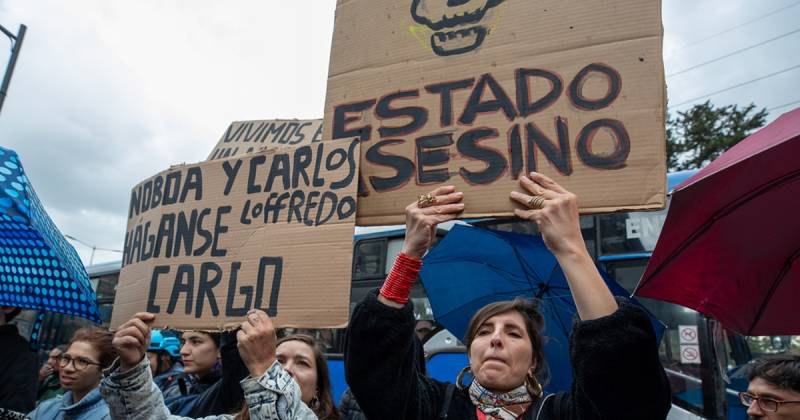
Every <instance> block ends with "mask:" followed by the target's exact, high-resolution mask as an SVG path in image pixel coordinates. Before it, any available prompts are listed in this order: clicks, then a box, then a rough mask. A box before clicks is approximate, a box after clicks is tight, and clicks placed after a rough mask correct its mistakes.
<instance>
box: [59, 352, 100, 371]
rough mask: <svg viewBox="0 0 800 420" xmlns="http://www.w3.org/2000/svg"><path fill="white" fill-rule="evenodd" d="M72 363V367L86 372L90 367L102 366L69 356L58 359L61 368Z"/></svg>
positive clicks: (64, 355)
mask: <svg viewBox="0 0 800 420" xmlns="http://www.w3.org/2000/svg"><path fill="white" fill-rule="evenodd" d="M70 363H72V365H73V366H75V369H76V370H84V369H86V368H87V367H89V365H95V366H101V365H100V363H95V362H93V361H91V360H89V359H86V358H83V357H75V358H72V357H71V356H70V355H68V354H62V355H61V356H60V357H59V358H58V365H59V366H61V367H62V368H65V367H67V366H69V364H70Z"/></svg>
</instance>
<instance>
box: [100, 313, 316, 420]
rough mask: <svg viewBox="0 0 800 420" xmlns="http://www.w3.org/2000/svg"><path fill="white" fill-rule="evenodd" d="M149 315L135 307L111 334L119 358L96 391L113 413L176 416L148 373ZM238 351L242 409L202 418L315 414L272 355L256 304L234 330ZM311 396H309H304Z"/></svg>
mask: <svg viewBox="0 0 800 420" xmlns="http://www.w3.org/2000/svg"><path fill="white" fill-rule="evenodd" d="M154 319H155V316H154V315H153V314H150V313H139V314H136V316H135V317H134V318H132V319H130V320H129V321H127V322H126V323H125V324H123V325H122V326H121V327H120V329H119V331H117V333H116V334H115V336H114V342H113V343H114V348H115V349H116V350H117V353H118V354H119V359H118V361H116V362H115V363H114V364H113V365H112V367H111V372H110V374H108V375H107V376H106V377H105V378H104V379H103V381H102V383H101V386H100V392H101V394H102V395H103V398H105V400H106V402H107V403H108V406H109V408H110V410H111V417H112V418H114V419H132V418H141V419H153V418H159V419H165V418H168V419H182V418H184V417H178V416H172V415H171V414H170V412H169V410H168V409H167V407H166V406H165V405H164V400H163V397H162V395H161V392H160V391H159V390H158V387H157V386H156V385H155V383H154V382H153V379H152V375H151V373H150V367H149V360H148V358H147V357H145V352H146V351H147V346H148V342H149V340H150V326H149V324H150V323H152V322H153V320H154ZM236 337H237V340H238V349H239V354H240V355H241V358H242V360H243V361H244V364H245V365H246V366H247V369H248V370H249V372H250V376H248V377H247V378H245V379H244V380H242V381H241V383H240V385H241V388H242V389H243V390H244V398H245V402H246V404H247V407H246V409H245V410H244V411H243V412H242V413H240V414H238V415H236V417H234V416H233V415H219V416H211V417H205V418H206V419H209V420H211V419H233V418H252V419H279V418H280V419H316V418H317V416H316V415H315V414H314V412H313V411H312V410H311V409H309V408H308V406H306V405H305V404H304V403H303V401H302V395H301V387H300V385H298V382H296V381H295V380H293V379H292V375H291V374H290V372H289V371H288V370H286V369H284V368H283V366H282V364H281V363H280V362H279V360H278V357H277V356H276V341H277V339H276V336H275V329H274V328H273V325H272V321H271V320H270V319H269V317H268V316H267V315H266V314H265V313H264V312H263V311H260V310H252V311H250V312H249V313H248V315H247V319H246V320H245V321H244V322H242V325H241V329H240V330H239V331H238V332H237V333H236ZM310 398H311V397H309V399H310Z"/></svg>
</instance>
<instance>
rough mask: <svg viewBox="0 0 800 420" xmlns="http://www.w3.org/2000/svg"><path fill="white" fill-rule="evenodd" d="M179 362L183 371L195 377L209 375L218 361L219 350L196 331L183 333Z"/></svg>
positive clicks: (212, 341)
mask: <svg viewBox="0 0 800 420" xmlns="http://www.w3.org/2000/svg"><path fill="white" fill-rule="evenodd" d="M183 340H184V342H183V346H181V362H183V371H184V372H186V373H193V374H195V375H197V376H205V375H207V374H209V373H210V372H211V371H212V370H213V369H214V365H215V364H216V363H217V360H219V348H218V347H217V345H216V344H215V343H214V340H213V339H212V338H211V337H210V336H209V335H208V334H204V333H201V332H198V331H187V332H185V333H183Z"/></svg>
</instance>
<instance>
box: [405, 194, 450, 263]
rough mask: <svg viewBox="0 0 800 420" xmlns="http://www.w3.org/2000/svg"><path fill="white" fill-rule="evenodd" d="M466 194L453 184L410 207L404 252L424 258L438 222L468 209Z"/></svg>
mask: <svg viewBox="0 0 800 420" xmlns="http://www.w3.org/2000/svg"><path fill="white" fill-rule="evenodd" d="M463 199H464V194H463V193H461V192H456V188H455V187H454V186H452V185H448V186H443V187H439V188H437V189H435V190H433V191H431V192H430V193H428V194H423V195H421V196H420V198H419V199H418V200H417V201H415V202H413V203H411V204H409V205H408V206H407V207H406V238H405V242H403V253H405V254H406V255H408V256H409V257H413V258H422V256H423V255H425V252H426V251H427V250H428V248H430V246H431V245H432V244H433V240H434V238H435V237H436V225H438V224H439V223H443V222H447V221H450V220H454V219H456V218H457V217H458V216H459V214H461V212H463V211H464V203H462V202H461V201H462V200H463Z"/></svg>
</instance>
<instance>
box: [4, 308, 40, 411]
mask: <svg viewBox="0 0 800 420" xmlns="http://www.w3.org/2000/svg"><path fill="white" fill-rule="evenodd" d="M0 316H2V315H0ZM38 370H39V369H38V363H37V360H36V353H34V352H32V351H30V349H29V348H28V342H27V341H26V340H25V339H24V338H22V336H21V335H19V331H17V326H16V325H13V324H9V325H0V408H7V409H10V410H13V411H18V412H21V413H28V412H30V411H31V410H33V409H34V408H35V407H36V389H37V387H38V381H39V375H38Z"/></svg>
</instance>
